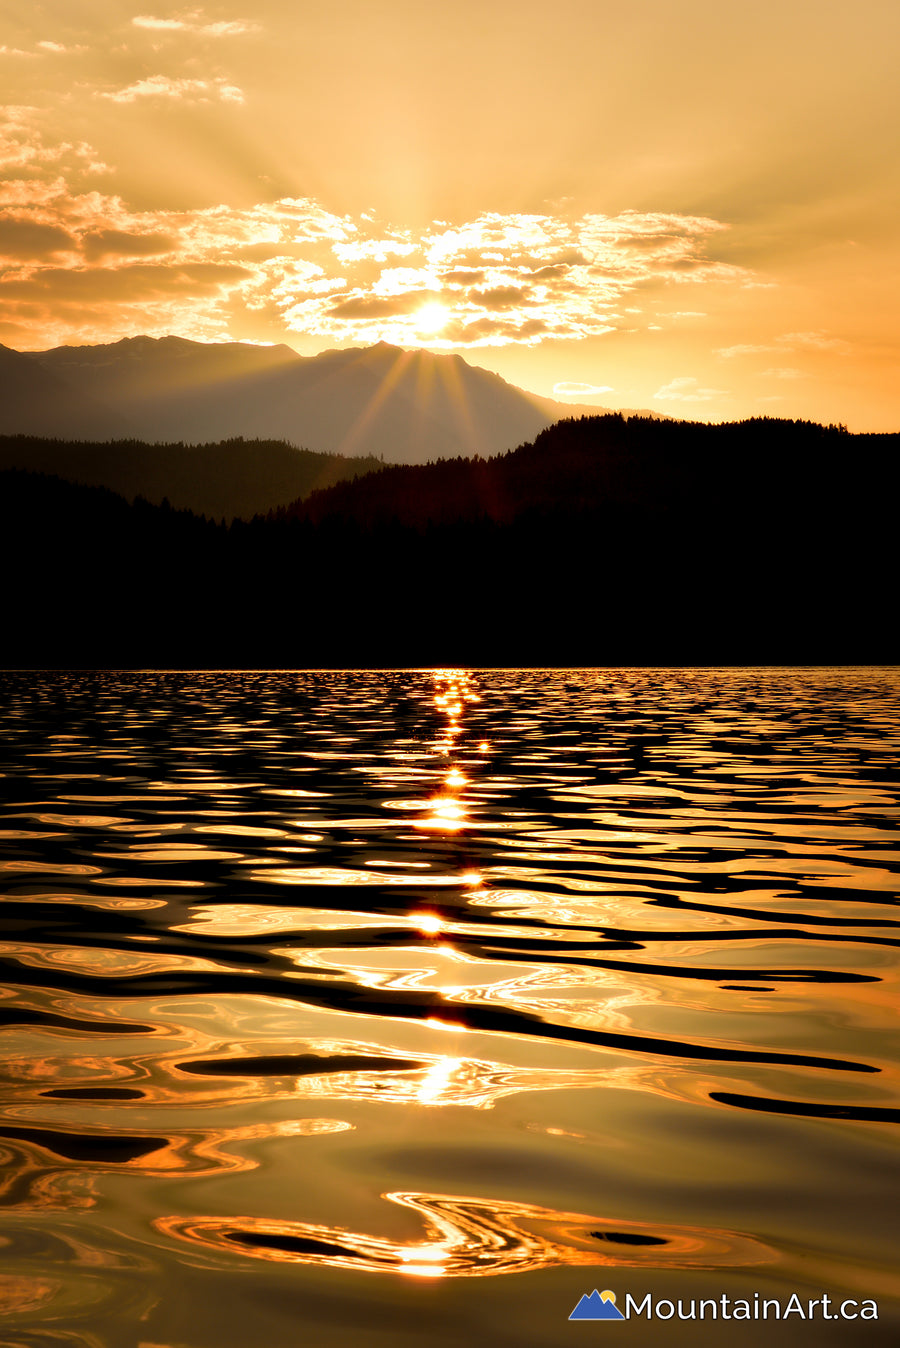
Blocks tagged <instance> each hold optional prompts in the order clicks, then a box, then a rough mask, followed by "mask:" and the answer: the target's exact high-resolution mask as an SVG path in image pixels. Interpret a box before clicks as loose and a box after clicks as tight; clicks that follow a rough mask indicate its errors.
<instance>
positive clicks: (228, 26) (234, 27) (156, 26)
mask: <svg viewBox="0 0 900 1348" xmlns="http://www.w3.org/2000/svg"><path fill="white" fill-rule="evenodd" d="M131 22H132V24H133V25H134V27H135V28H148V29H150V31H151V32H155V33H198V34H201V35H202V36H203V37H239V36H240V35H241V34H243V33H255V32H258V31H259V24H256V23H249V22H247V21H246V20H244V19H233V20H230V21H229V20H217V21H216V22H213V23H206V22H205V21H204V20H203V17H202V15H201V13H200V12H199V11H195V12H193V13H191V14H182V15H181V16H180V17H177V18H173V19H157V18H154V16H153V15H152V14H138V15H137V16H136V17H135V18H133V19H132V20H131Z"/></svg>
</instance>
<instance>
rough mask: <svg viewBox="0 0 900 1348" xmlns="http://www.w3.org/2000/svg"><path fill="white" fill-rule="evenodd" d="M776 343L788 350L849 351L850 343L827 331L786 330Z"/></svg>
mask: <svg viewBox="0 0 900 1348" xmlns="http://www.w3.org/2000/svg"><path fill="white" fill-rule="evenodd" d="M775 340H776V343H777V345H778V346H779V347H782V348H783V349H785V350H788V351H849V350H850V343H849V342H845V341H844V340H843V339H842V338H840V337H829V336H828V333H827V332H786V333H785V334H784V336H783V337H776V339H775Z"/></svg>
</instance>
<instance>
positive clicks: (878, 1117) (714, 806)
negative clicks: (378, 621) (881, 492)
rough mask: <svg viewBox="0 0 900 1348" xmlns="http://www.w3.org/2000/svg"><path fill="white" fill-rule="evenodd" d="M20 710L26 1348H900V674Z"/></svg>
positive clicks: (123, 690) (14, 1340) (260, 696)
mask: <svg viewBox="0 0 900 1348" xmlns="http://www.w3.org/2000/svg"><path fill="white" fill-rule="evenodd" d="M0 689H2V710H0V720H2V731H3V743H4V749H3V755H2V765H0V766H2V772H3V775H2V777H0V787H2V801H3V816H2V818H0V836H2V839H3V848H2V853H0V857H2V860H0V874H2V880H3V887H4V899H3V904H2V909H0V912H2V919H3V961H4V972H3V980H4V988H3V991H2V992H0V1025H2V1034H3V1041H4V1051H3V1055H2V1056H3V1060H4V1067H3V1077H2V1099H0V1191H2V1199H0V1203H2V1208H0V1252H2V1261H0V1307H2V1310H3V1312H4V1320H3V1329H2V1330H0V1343H2V1345H3V1348H7V1345H9V1346H10V1348H19V1346H20V1345H29V1346H30V1345H48V1346H49V1345H84V1348H120V1345H121V1348H126V1346H129V1348H130V1346H131V1345H143V1348H160V1346H162V1345H165V1346H167V1348H168V1346H171V1348H251V1345H253V1346H254V1348H255V1346H256V1345H264V1348H288V1346H289V1345H295V1344H303V1345H316V1346H317V1345H325V1346H330V1345H343V1344H349V1343H354V1344H356V1343H359V1344H364V1345H366V1348H368V1346H369V1345H371V1346H372V1348H380V1346H381V1345H385V1346H386V1345H395V1344H409V1345H413V1346H414V1345H417V1344H419V1343H423V1344H424V1343H434V1344H437V1345H454V1344H467V1343H475V1344H479V1343H488V1344H491V1345H504V1346H505V1345H509V1346H510V1348H512V1345H517V1348H521V1346H522V1345H524V1346H525V1348H531V1346H532V1345H533V1346H534V1348H545V1346H546V1348H550V1346H551V1345H556V1344H564V1343H568V1342H569V1341H570V1340H572V1339H573V1337H574V1338H578V1339H580V1340H581V1339H586V1338H588V1337H590V1338H591V1339H592V1340H593V1338H594V1336H595V1335H601V1336H602V1335H603V1334H610V1333H624V1334H626V1335H627V1336H628V1337H629V1339H630V1341H631V1343H632V1344H635V1343H639V1344H643V1343H647V1344H650V1343H656V1342H659V1341H665V1342H667V1343H682V1342H683V1343H689V1342H693V1343H696V1342H698V1341H702V1342H705V1343H716V1344H718V1343H720V1342H721V1343H727V1342H732V1341H733V1342H738V1343H755V1342H759V1341H760V1340H761V1339H763V1338H769V1337H771V1338H773V1339H775V1340H776V1341H777V1342H783V1343H791V1344H795V1343H796V1344H800V1343H803V1344H809V1345H810V1348H812V1345H814V1344H818V1343H823V1342H825V1343H828V1344H835V1345H842V1344H847V1343H853V1344H855V1343H860V1344H863V1343H868V1344H875V1343H882V1342H884V1343H887V1342H895V1341H896V1337H897V1333H898V1327H900V1318H898V1307H900V1299H898V1298H900V1278H898V1274H897V1264H898V1245H900V1240H898V1222H897V1196H898V1192H900V1187H898V1145H897V1139H898V1129H897V1124H898V1122H900V1082H898V1071H897V1020H896V1008H897V965H898V960H897V947H898V937H900V930H898V921H897V893H898V883H897V875H898V869H900V867H898V851H897V847H896V841H897V832H896V824H897V812H898V793H900V773H898V759H900V753H898V749H900V677H898V674H897V672H896V671H891V670H878V669H853V670H766V669H757V670H752V669H751V670H591V671H534V670H525V671H479V672H461V671H454V670H442V671H411V672H392V673H384V672H354V673H327V672H326V673H315V672H301V673H265V672H263V673H246V672H241V673H164V672H151V673H140V674H132V673H126V674H115V673H103V674H91V673H83V672H82V673H71V674H37V675H35V674H25V673H14V674H5V675H2V676H0ZM594 1287H598V1288H601V1289H604V1288H611V1289H613V1290H614V1291H615V1292H616V1293H617V1295H618V1298H619V1304H620V1305H621V1304H622V1303H623V1300H624V1297H625V1294H626V1293H628V1292H631V1293H632V1294H633V1295H634V1296H635V1297H638V1298H641V1297H643V1296H644V1294H645V1293H646V1292H650V1293H651V1294H652V1296H653V1298H654V1299H656V1298H664V1297H671V1298H676V1299H677V1298H682V1300H689V1299H690V1298H697V1299H699V1298H701V1297H707V1298H709V1297H719V1296H720V1295H721V1294H722V1293H727V1294H728V1295H729V1296H730V1297H733V1298H741V1297H745V1298H752V1297H753V1294H754V1293H759V1294H760V1296H762V1295H763V1294H765V1296H767V1297H780V1298H782V1299H783V1300H785V1301H786V1300H787V1298H788V1297H789V1296H790V1294H791V1293H792V1292H794V1291H796V1292H798V1293H799V1294H800V1296H801V1297H802V1298H803V1300H804V1304H805V1303H806V1301H807V1300H808V1299H810V1298H815V1297H820V1296H821V1295H822V1293H823V1292H825V1293H828V1294H829V1296H831V1297H833V1298H840V1297H849V1298H858V1299H860V1300H862V1299H864V1298H872V1299H875V1300H876V1301H877V1303H878V1307H879V1319H878V1321H877V1322H874V1323H866V1324H862V1323H860V1322H856V1323H852V1322H851V1323H847V1322H840V1323H837V1324H835V1323H822V1322H821V1321H819V1322H817V1323H816V1324H815V1325H813V1324H809V1323H806V1322H803V1321H802V1320H800V1319H798V1318H797V1317H794V1318H792V1319H790V1320H789V1321H783V1322H781V1323H778V1324H773V1323H768V1322H767V1324H766V1325H765V1326H762V1325H759V1324H755V1325H754V1324H751V1325H741V1324H740V1323H734V1322H732V1323H730V1324H723V1323H722V1322H721V1321H720V1322H719V1323H712V1324H710V1323H707V1322H704V1323H703V1324H702V1325H700V1324H696V1323H695V1324H691V1323H687V1322H685V1323H680V1322H679V1321H678V1320H677V1318H676V1319H675V1320H674V1321H672V1322H670V1323H668V1324H665V1325H664V1324H660V1323H659V1322H658V1321H657V1322H654V1323H650V1324H648V1323H642V1322H637V1323H636V1322H634V1321H632V1322H631V1324H630V1325H629V1326H628V1327H627V1329H622V1330H621V1331H619V1330H614V1329H612V1328H611V1327H610V1328H606V1327H604V1326H602V1325H595V1326H591V1325H575V1324H569V1323H568V1315H569V1312H570V1311H571V1310H572V1308H573V1306H574V1304H575V1302H576V1301H577V1300H578V1298H579V1297H580V1296H581V1294H582V1293H584V1292H589V1291H590V1290H591V1289H592V1288H594Z"/></svg>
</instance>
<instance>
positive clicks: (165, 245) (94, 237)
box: [82, 229, 177, 262]
mask: <svg viewBox="0 0 900 1348" xmlns="http://www.w3.org/2000/svg"><path fill="white" fill-rule="evenodd" d="M82 247H83V249H84V254H85V257H87V258H89V259H90V261H92V262H95V261H96V260H97V259H98V258H101V257H109V256H111V255H119V256H122V257H158V256H160V255H161V254H163V253H171V252H174V250H175V248H176V247H177V244H176V242H175V240H174V239H173V238H171V237H170V236H169V235H168V234H129V233H128V232H127V231H126V230H123V229H98V230H94V231H92V232H91V233H90V234H85V235H84V237H83V239H82Z"/></svg>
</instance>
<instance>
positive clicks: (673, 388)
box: [653, 375, 729, 403]
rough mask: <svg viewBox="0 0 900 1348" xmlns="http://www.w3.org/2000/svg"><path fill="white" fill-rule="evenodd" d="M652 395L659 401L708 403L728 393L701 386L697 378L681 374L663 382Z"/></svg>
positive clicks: (724, 390)
mask: <svg viewBox="0 0 900 1348" xmlns="http://www.w3.org/2000/svg"><path fill="white" fill-rule="evenodd" d="M653 396H654V398H658V399H659V401H660V402H679V403H710V402H716V401H717V400H718V399H719V398H727V397H728V396H729V395H728V391H727V390H726V389H721V388H701V387H700V381H699V380H698V379H694V378H692V377H691V376H689V375H681V376H679V377H678V378H677V379H672V380H670V381H669V383H668V384H663V386H662V388H661V389H657V391H656V392H655V393H654V395H653Z"/></svg>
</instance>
